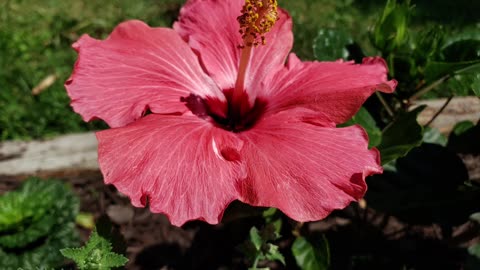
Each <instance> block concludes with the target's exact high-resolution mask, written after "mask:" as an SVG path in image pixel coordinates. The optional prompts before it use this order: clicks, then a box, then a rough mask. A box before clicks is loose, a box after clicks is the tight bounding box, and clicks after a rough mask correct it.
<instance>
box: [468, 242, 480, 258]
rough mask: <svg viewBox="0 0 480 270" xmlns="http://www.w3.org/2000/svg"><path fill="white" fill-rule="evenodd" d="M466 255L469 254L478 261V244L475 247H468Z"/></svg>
mask: <svg viewBox="0 0 480 270" xmlns="http://www.w3.org/2000/svg"><path fill="white" fill-rule="evenodd" d="M468 253H470V255H472V256H475V257H477V258H478V259H480V244H476V245H473V246H471V247H469V248H468Z"/></svg>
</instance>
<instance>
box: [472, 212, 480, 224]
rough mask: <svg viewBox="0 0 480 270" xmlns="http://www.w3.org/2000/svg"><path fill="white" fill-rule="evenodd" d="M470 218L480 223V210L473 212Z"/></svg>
mask: <svg viewBox="0 0 480 270" xmlns="http://www.w3.org/2000/svg"><path fill="white" fill-rule="evenodd" d="M470 219H471V220H473V221H475V222H477V223H478V224H480V212H477V213H473V214H471V215H470Z"/></svg>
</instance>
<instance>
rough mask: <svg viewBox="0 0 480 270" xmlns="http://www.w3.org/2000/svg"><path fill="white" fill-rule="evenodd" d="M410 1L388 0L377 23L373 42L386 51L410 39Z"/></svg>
mask: <svg viewBox="0 0 480 270" xmlns="http://www.w3.org/2000/svg"><path fill="white" fill-rule="evenodd" d="M410 10H411V7H410V1H406V2H405V3H403V4H397V1H396V0H388V1H387V3H386V5H385V8H384V10H383V14H382V16H381V17H380V18H379V20H378V21H377V23H376V25H375V29H374V35H373V44H374V45H375V47H377V48H378V49H380V50H381V51H384V52H390V51H392V50H394V49H395V48H399V47H401V46H402V45H404V44H406V42H407V41H408V27H407V26H408V21H409V14H410Z"/></svg>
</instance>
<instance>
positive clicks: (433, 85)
mask: <svg viewBox="0 0 480 270" xmlns="http://www.w3.org/2000/svg"><path fill="white" fill-rule="evenodd" d="M449 78H450V75H445V76H443V77H441V78H440V79H438V80H436V81H434V82H433V83H431V84H429V85H427V86H425V87H423V88H421V89H420V90H419V91H418V92H417V93H415V94H414V95H413V96H411V97H410V98H409V99H408V103H409V104H411V103H412V102H413V101H415V100H417V99H418V98H420V97H421V96H423V95H425V94H426V93H428V92H430V91H432V90H433V89H435V88H436V87H437V86H439V85H440V84H442V83H443V82H445V81H446V80H448V79H449Z"/></svg>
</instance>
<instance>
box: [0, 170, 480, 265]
mask: <svg viewBox="0 0 480 270" xmlns="http://www.w3.org/2000/svg"><path fill="white" fill-rule="evenodd" d="M38 176H40V177H44V178H49V177H54V178H59V179H62V180H64V181H66V182H68V183H71V184H72V186H73V188H74V190H75V192H76V193H77V194H78V196H79V197H80V199H81V211H82V212H88V213H92V214H94V216H95V218H99V217H100V216H102V215H105V214H106V213H109V214H110V217H111V219H112V220H113V221H114V222H115V223H116V226H117V227H118V228H119V230H120V232H121V233H122V234H123V236H124V237H125V239H126V242H127V247H128V248H127V255H128V258H129V259H130V261H129V263H128V265H127V269H134V270H154V269H157V270H168V269H175V270H178V269H199V270H200V269H202V270H203V269H247V268H248V266H249V262H248V261H246V260H245V258H244V255H243V254H242V253H241V252H240V250H239V248H238V247H239V245H241V244H242V243H243V242H244V241H245V240H246V239H247V238H248V231H249V230H250V228H251V227H252V226H254V225H255V226H257V227H261V226H262V225H263V219H262V218H261V217H258V216H257V217H255V216H253V217H249V218H238V219H235V218H231V217H232V215H230V213H232V212H235V211H236V210H235V211H234V210H233V209H238V208H244V209H247V211H250V210H252V208H249V207H247V206H244V205H241V204H240V203H233V204H232V206H230V207H229V209H227V211H226V216H225V218H224V220H226V221H225V222H224V223H223V224H219V225H216V226H212V225H208V224H206V223H203V222H190V223H187V224H186V225H184V226H183V227H182V228H178V227H175V226H172V225H170V223H169V221H168V219H167V218H166V217H165V216H164V215H160V214H152V213H150V212H149V211H148V209H140V208H134V207H132V206H131V205H130V202H129V199H128V198H126V197H125V196H123V195H121V194H119V193H118V192H117V191H116V190H115V188H114V187H112V186H107V185H105V184H104V183H103V180H102V175H101V174H100V172H98V171H74V170H72V171H64V172H56V173H45V174H40V175H38ZM24 178H25V176H16V177H10V176H0V194H1V193H4V192H6V191H8V190H12V189H14V188H16V187H17V186H18V185H19V184H20V183H21V181H22V180H23V179H24ZM283 221H284V222H283V224H284V225H283V229H282V233H281V234H282V238H281V239H280V240H279V241H278V243H277V244H278V245H279V246H280V250H281V251H282V253H283V254H284V255H285V257H286V261H287V266H288V267H284V266H282V265H281V264H280V263H277V262H271V263H269V264H268V266H269V267H271V269H298V268H297V267H296V263H295V259H294V258H293V257H292V255H291V252H290V248H291V245H292V243H293V240H294V236H293V234H292V232H293V231H294V230H295V231H297V232H300V233H301V234H303V235H307V236H313V235H316V234H322V233H324V234H325V235H326V237H327V239H328V241H329V243H330V250H331V251H330V252H331V256H332V258H331V260H332V267H331V269H334V270H335V269H339V270H344V269H355V270H360V269H369V270H372V269H389V270H396V269H399V270H400V269H415V270H422V269H447V270H460V269H463V265H464V262H465V260H466V257H467V256H468V255H467V252H466V249H465V247H467V246H469V245H471V244H472V243H475V242H478V241H479V240H480V237H479V235H480V226H479V225H478V224H476V223H474V222H470V221H467V222H465V223H464V224H462V225H459V226H457V227H454V228H453V230H452V231H448V229H445V228H443V227H442V226H441V225H439V224H430V225H421V226H420V225H414V224H407V223H404V222H402V221H400V220H399V219H397V218H395V217H392V216H389V215H387V214H385V213H380V212H377V211H375V210H373V209H370V208H368V207H367V205H366V204H365V202H362V203H360V204H354V205H351V206H350V207H348V208H347V209H345V210H343V211H337V212H334V213H333V214H332V215H331V216H330V217H328V218H327V219H325V220H322V221H319V222H313V223H306V224H298V223H296V222H294V221H292V220H289V219H288V218H286V217H284V220H283ZM79 230H80V231H81V233H82V238H83V240H86V239H87V238H88V234H89V231H87V230H85V229H82V228H79ZM263 266H266V264H263ZM404 267H406V268H404Z"/></svg>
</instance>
